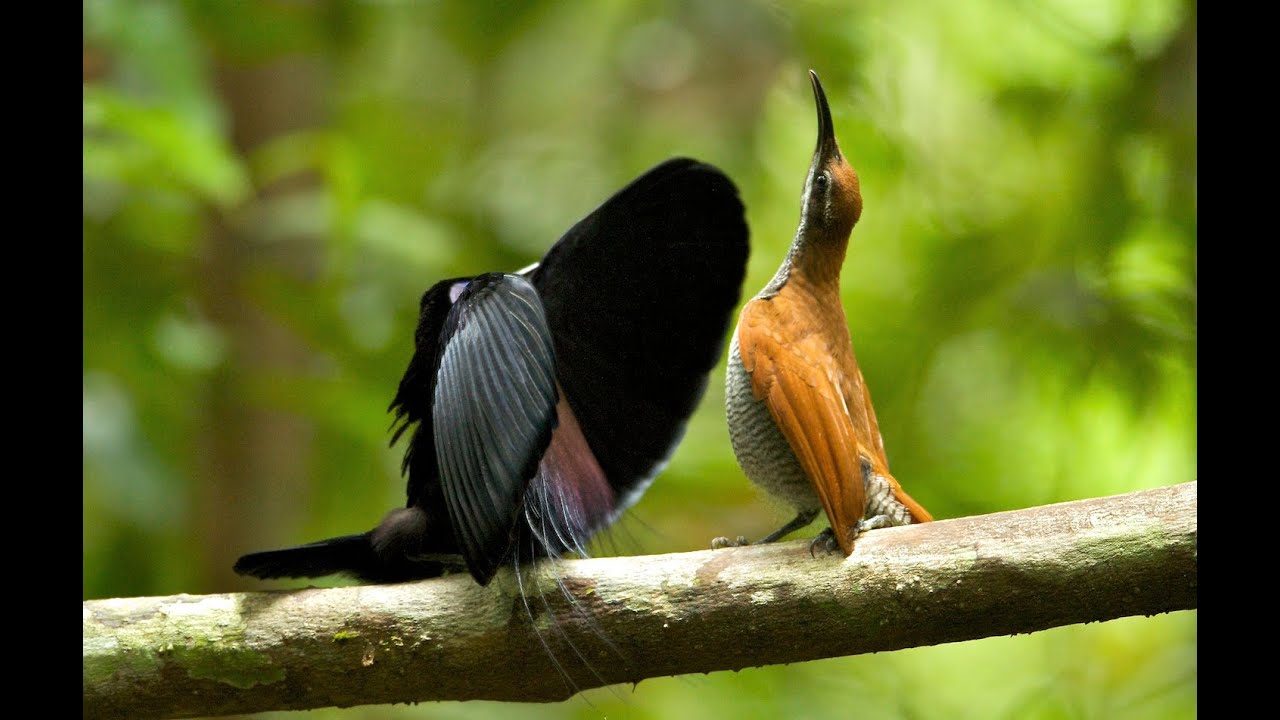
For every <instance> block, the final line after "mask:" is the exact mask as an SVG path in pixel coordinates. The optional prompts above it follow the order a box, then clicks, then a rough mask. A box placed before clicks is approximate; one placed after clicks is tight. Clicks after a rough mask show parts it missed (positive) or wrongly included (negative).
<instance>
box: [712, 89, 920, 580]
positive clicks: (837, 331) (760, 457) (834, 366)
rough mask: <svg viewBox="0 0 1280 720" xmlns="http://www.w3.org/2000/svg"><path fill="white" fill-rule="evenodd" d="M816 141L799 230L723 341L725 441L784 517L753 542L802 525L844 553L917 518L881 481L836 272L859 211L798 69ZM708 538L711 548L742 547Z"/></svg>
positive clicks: (910, 503) (884, 475)
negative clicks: (790, 512)
mask: <svg viewBox="0 0 1280 720" xmlns="http://www.w3.org/2000/svg"><path fill="white" fill-rule="evenodd" d="M809 76H810V79H811V80H812V82H813V95H814V99H815V101H816V102H817V106H818V145H817V148H816V149H815V150H814V151H813V160H812V161H811V162H810V165H809V174H808V176H807V177H806V178H805V183H804V194H803V196H802V200H801V209H800V226H799V228H797V230H796V234H795V239H794V240H792V242H791V249H790V250H789V251H788V252H787V256H786V258H785V259H784V260H783V261H782V266H781V267H780V268H778V272H777V273H775V274H774V276H773V279H772V280H770V281H769V284H768V285H766V286H765V288H764V289H763V290H761V291H760V293H759V294H757V295H756V296H755V297H754V298H752V299H751V300H750V301H748V302H747V303H746V305H744V306H743V308H742V312H741V313H740V314H739V316H738V326H737V328H736V329H735V330H734V333H733V338H732V340H731V341H730V345H729V367H728V374H727V380H726V389H725V395H726V397H725V405H726V414H727V416H728V421H729V437H730V440H731V441H732V443H733V451H734V454H735V455H736V456H737V458H738V464H739V465H741V466H742V469H743V472H745V473H746V475H747V477H748V478H749V479H750V480H751V481H752V482H754V483H755V484H757V485H759V486H760V487H762V488H764V489H765V490H766V491H768V492H769V493H770V494H772V495H774V496H776V497H778V498H780V499H781V500H783V501H785V502H786V503H788V504H789V505H791V506H792V507H793V508H795V510H796V517H795V519H793V520H791V521H790V522H788V523H787V524H786V525H784V526H783V527H782V528H780V529H779V530H778V531H777V532H774V533H772V534H771V535H769V536H768V537H766V538H765V539H763V540H761V541H760V542H773V541H775V540H777V539H779V538H781V537H783V536H784V535H786V534H788V533H790V532H792V531H794V530H798V529H800V528H802V527H804V526H805V525H808V524H809V523H810V522H811V521H812V520H813V519H814V517H816V516H817V514H818V511H819V510H825V511H826V513H827V520H828V521H829V522H830V527H829V528H827V529H826V530H824V531H823V532H822V534H820V535H819V536H818V537H817V538H815V539H814V541H813V544H812V545H811V548H812V547H815V546H817V545H819V544H824V545H825V546H826V548H827V549H828V550H833V549H834V548H835V547H837V546H838V547H839V548H840V549H841V550H842V551H843V552H844V554H845V555H849V554H850V553H851V552H853V541H854V539H855V538H856V537H857V536H858V534H859V533H860V532H862V531H863V530H868V529H871V528H876V527H884V526H888V525H905V524H909V523H916V522H928V521H930V520H932V519H933V518H932V517H931V516H930V515H929V513H928V511H926V510H925V509H924V508H923V507H921V506H920V504H919V503H917V502H916V501H915V500H912V499H911V497H910V496H908V495H907V494H906V493H905V492H903V490H902V488H901V487H900V486H899V485H898V481H897V480H895V479H894V477H893V475H891V474H889V462H888V460H887V458H886V457H885V451H884V440H883V438H881V436H880V428H879V425H878V424H877V423H876V414H875V410H874V409H872V407H871V394H870V392H868V390H867V385H866V383H865V382H864V381H863V378H862V371H861V370H859V369H858V361H857V360H856V359H855V358H854V354H853V343H852V340H851V339H850V335H849V326H848V323H847V321H846V320H845V314H844V308H843V307H842V306H841V303H840V268H841V266H842V265H843V264H844V258H845V250H846V248H847V247H848V244H849V235H850V233H851V232H852V230H853V226H854V224H856V223H857V222H858V218H859V217H860V216H861V215H862V194H861V191H860V189H859V186H858V175H857V173H855V172H854V170H853V168H852V167H851V166H850V165H849V163H848V161H847V160H846V159H845V157H844V154H843V153H842V152H841V151H840V146H839V145H837V144H836V136H835V129H834V128H833V126H832V123H831V110H830V108H829V107H828V105H827V97H826V95H825V93H823V90H822V84H821V83H819V82H818V75H817V73H815V72H813V71H812V70H811V71H809ZM745 542H746V540H745V539H744V538H739V539H738V540H737V541H730V540H728V539H727V538H716V539H715V540H714V541H713V545H714V546H716V547H724V546H727V545H738V544H745Z"/></svg>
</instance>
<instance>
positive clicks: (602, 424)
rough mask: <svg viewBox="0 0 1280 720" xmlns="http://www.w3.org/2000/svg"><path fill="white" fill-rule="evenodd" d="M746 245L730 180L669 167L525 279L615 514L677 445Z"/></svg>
mask: <svg viewBox="0 0 1280 720" xmlns="http://www.w3.org/2000/svg"><path fill="white" fill-rule="evenodd" d="M747 236H748V231H747V224H746V219H745V217H744V209H743V205H742V201H741V200H740V199H739V197H738V191H737V188H736V187H734V185H733V182H732V181H730V180H729V178H728V177H726V176H725V174H724V173H722V172H721V171H720V170H718V169H716V168H714V167H712V166H710V165H707V164H704V163H700V162H697V161H694V160H690V159H686V158H677V159H673V160H668V161H666V162H664V163H662V164H660V165H658V166H657V167H655V168H653V169H651V170H649V171H648V172H646V173H645V174H644V175H642V176H640V177H639V178H637V179H636V180H635V181H633V182H632V183H631V184H630V185H628V186H626V187H625V188H623V189H622V190H620V191H618V192H617V193H616V194H615V195H614V196H613V197H611V198H610V199H609V200H607V201H605V203H604V204H602V205H601V206H600V207H599V208H597V209H596V210H595V211H594V212H592V213H591V214H590V215H588V216H587V217H585V218H583V219H582V220H581V221H580V222H579V223H578V224H576V225H575V226H574V227H573V228H571V229H570V230H569V231H568V232H567V233H565V235H564V237H562V238H561V239H560V241H559V242H558V243H556V245H555V246H554V247H553V248H552V249H551V250H550V251H549V252H548V253H547V255H546V257H544V258H543V260H542V262H541V263H539V266H538V268H537V269H536V270H535V271H534V273H533V275H532V280H533V284H534V286H535V287H537V289H538V293H539V295H540V296H541V297H542V299H543V304H544V306H545V307H546V314H547V323H548V325H549V326H550V328H551V332H552V336H553V337H554V338H555V352H556V356H557V357H558V358H559V365H558V375H559V379H560V384H561V387H562V388H563V390H564V393H565V396H566V398H567V399H568V401H569V404H570V405H571V406H572V407H573V410H574V412H575V413H576V414H577V417H578V419H579V421H580V423H581V425H582V431H583V433H584V435H585V436H586V438H587V442H588V443H589V444H590V445H591V449H592V450H593V452H594V453H595V455H596V458H597V459H598V460H599V462H600V466H601V467H602V468H603V469H604V471H605V474H606V475H607V476H608V478H609V482H610V484H611V485H612V486H613V487H614V489H615V491H617V493H618V494H619V497H620V503H621V505H623V506H625V504H626V503H627V502H628V501H630V500H634V499H635V496H636V495H637V494H638V493H637V492H636V491H639V490H643V488H644V487H645V484H646V482H647V480H649V479H651V478H652V476H653V474H654V473H656V472H657V471H658V470H659V469H660V466H661V464H662V463H664V462H665V460H666V459H667V457H668V456H669V455H670V453H671V451H672V450H673V449H674V447H675V445H676V443H677V442H678V441H679V440H680V438H681V437H682V435H683V433H684V428H685V423H686V421H687V420H688V418H689V415H690V414H691V413H692V412H693V410H694V409H695V407H696V406H697V404H698V402H699V401H700V400H701V398H702V394H703V391H704V390H705V389H706V383H707V375H708V373H709V372H710V370H711V369H712V368H713V367H714V366H715V365H716V363H717V362H718V361H719V359H720V353H721V351H722V350H723V345H724V338H725V336H726V334H727V332H728V329H729V322H730V320H731V315H732V312H733V309H734V307H735V306H736V305H737V303H738V299H739V296H740V293H741V288H742V280H743V276H744V274H745V273H746V263H747V255H748V237H747Z"/></svg>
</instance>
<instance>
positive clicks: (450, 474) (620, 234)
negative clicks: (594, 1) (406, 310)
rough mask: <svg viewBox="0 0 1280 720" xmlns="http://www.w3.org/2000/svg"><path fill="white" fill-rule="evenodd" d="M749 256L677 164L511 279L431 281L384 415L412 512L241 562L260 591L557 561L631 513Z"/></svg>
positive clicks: (732, 200)
mask: <svg viewBox="0 0 1280 720" xmlns="http://www.w3.org/2000/svg"><path fill="white" fill-rule="evenodd" d="M747 255H748V230H747V224H746V220H745V217H744V209H743V205H742V202H741V200H740V199H739V197H738V192H737V188H736V187H735V186H734V184H733V182H732V181H730V179H729V178H728V177H727V176H726V175H725V174H724V173H723V172H721V171H720V170H718V169H716V168H715V167H712V166H711V165H707V164H705V163H700V162H697V161H695V160H691V159H687V158H676V159H672V160H668V161H666V162H664V163H662V164H660V165H658V166H656V167H654V168H653V169H651V170H649V171H648V172H646V173H644V174H643V175H641V176H640V177H639V178H637V179H636V180H634V181H632V182H631V183H630V184H629V185H627V186H626V187H624V188H623V189H622V190H620V191H618V193H616V194H615V195H614V196H613V197H611V198H609V199H608V200H606V201H605V202H604V204H602V205H601V206H600V207H599V208H597V209H596V210H595V211H594V212H592V213H591V214H590V215H588V216H587V217H585V218H584V219H582V220H581V221H580V222H578V223H577V224H576V225H574V226H573V227H572V228H571V229H570V230H569V231H568V232H567V233H565V235H564V236H563V237H562V238H560V240H559V241H558V242H557V243H556V244H555V245H554V246H552V248H551V249H550V251H548V252H547V254H546V255H545V256H544V257H543V258H542V260H541V262H539V263H538V264H536V265H535V266H532V267H530V268H527V269H525V270H523V271H521V272H519V273H487V274H484V275H478V276H475V277H467V278H452V279H448V280H442V281H440V282H438V283H436V284H435V285H434V286H432V287H431V288H430V289H429V290H427V291H426V293H425V294H424V295H423V296H422V303H421V313H420V315H419V320H418V328H417V331H416V333H415V351H414V354H413V358H412V359H411V360H410V361H409V367H408V369H407V370H406V371H405V374H404V377H403V379H402V380H401V381H400V387H399V390H398V392H397V393H396V396H395V399H394V401H392V403H391V407H390V408H389V410H393V411H394V412H395V417H396V423H395V424H394V426H395V433H394V436H393V437H392V440H391V442H392V444H394V443H395V442H396V440H397V439H398V438H399V437H400V436H401V434H402V433H404V432H405V431H406V430H407V429H409V428H410V427H414V430H413V435H412V437H411V439H410V441H409V446H408V449H407V450H406V452H405V456H404V463H403V466H402V471H403V472H405V473H406V474H407V476H408V487H407V492H408V502H407V504H406V505H405V507H404V508H401V509H397V510H393V511H391V512H390V513H388V514H387V515H386V517H385V518H383V520H382V522H381V523H379V525H378V526H377V527H375V528H374V529H372V530H370V531H369V532H365V533H360V534H357V535H347V536H344V537H337V538H332V539H329V540H321V541H319V542H315V543H311V544H308V545H302V546H298V547H292V548H285V549H281V550H268V551H265V552H258V553H252V554H249V555H245V556H243V557H241V558H240V559H239V560H238V561H237V562H236V565H235V571H236V572H237V573H240V574H242V575H251V576H254V577H258V578H279V577H320V576H324V575H331V574H335V573H347V574H351V575H354V576H355V577H357V578H359V579H361V580H364V581H368V582H400V581H404V580H412V579H418V578H427V577H434V576H437V575H440V574H443V573H444V572H446V571H449V570H453V569H460V568H462V567H466V568H467V569H468V570H469V571H470V572H471V575H472V577H474V578H475V580H476V581H477V582H478V583H480V584H481V585H487V584H488V583H489V581H490V580H492V579H493V576H494V574H495V573H496V572H497V570H498V568H499V567H501V566H502V565H504V564H511V563H513V562H514V563H520V562H525V561H530V560H536V559H538V558H542V557H558V556H560V555H562V554H564V553H566V552H574V553H579V554H582V553H583V552H584V547H585V545H586V543H587V541H588V540H589V539H590V538H591V537H592V536H593V535H594V534H595V533H596V532H598V531H600V530H601V529H603V528H605V527H606V526H608V525H609V524H610V523H612V522H613V521H614V520H615V519H616V518H617V517H618V515H619V514H620V513H621V512H622V511H623V510H625V509H626V508H627V507H628V506H630V505H631V504H632V503H634V502H635V501H636V500H637V499H639V497H640V495H641V494H643V493H644V491H645V489H647V488H648V486H649V484H650V483H651V482H652V480H653V478H654V476H655V475H656V474H657V473H658V472H660V471H661V470H662V467H663V465H664V464H665V463H666V460H667V458H669V457H670V455H671V453H672V451H673V450H674V449H675V447H676V445H677V444H678V443H679V441H680V439H681V437H682V436H683V435H684V430H685V423H686V422H687V420H688V418H689V415H690V414H691V413H692V412H693V410H694V408H695V407H696V406H697V404H698V402H699V400H701V398H702V395H703V391H704V390H705V389H706V384H707V376H708V373H709V372H710V370H711V368H712V367H714V366H715V365H716V363H717V362H718V361H719V359H720V354H721V352H722V350H723V347H724V339H725V336H726V334H727V331H728V328H729V321H730V316H731V313H732V311H733V309H734V307H736V305H737V303H738V299H739V295H740V293H741V287H742V280H743V276H744V274H745V272H746V261H747Z"/></svg>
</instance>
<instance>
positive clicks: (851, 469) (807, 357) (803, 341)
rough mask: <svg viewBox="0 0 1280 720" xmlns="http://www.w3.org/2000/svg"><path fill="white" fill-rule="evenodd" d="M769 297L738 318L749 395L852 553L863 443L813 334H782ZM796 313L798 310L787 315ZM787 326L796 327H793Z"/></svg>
mask: <svg viewBox="0 0 1280 720" xmlns="http://www.w3.org/2000/svg"><path fill="white" fill-rule="evenodd" d="M779 300H781V298H780V297H775V298H773V299H772V300H768V301H761V300H756V301H752V302H750V303H748V304H747V306H746V307H744V308H743V310H742V313H741V315H740V316H739V318H738V330H737V333H738V336H737V339H738V351H739V356H740V357H741V359H742V364H743V367H744V368H745V369H746V370H747V372H748V374H749V375H750V376H751V388H752V392H753V394H754V396H755V398H756V399H757V400H763V401H764V402H765V405H766V406H767V407H768V408H769V413H770V415H771V416H772V417H773V420H774V422H775V423H776V424H777V426H778V429H779V430H781V431H782V435H783V437H785V438H786V440H787V444H788V445H790V446H791V450H792V452H794V453H795V456H796V459H797V460H798V461H799V462H800V467H801V468H802V469H803V470H804V473H805V475H806V476H807V477H808V478H809V481H810V482H812V483H813V487H814V490H815V491H816V493H817V495H818V498H819V500H820V501H821V502H822V507H823V509H824V510H825V511H826V513H827V520H828V521H829V522H830V523H831V529H832V530H833V531H834V532H835V537H836V541H837V542H838V543H839V545H840V549H841V550H843V551H844V554H845V555H848V554H849V553H851V552H853V537H854V528H855V526H856V525H857V523H858V521H859V520H861V519H862V517H863V513H864V511H865V509H866V494H865V490H864V488H863V484H862V472H861V462H860V459H859V458H860V457H864V456H865V457H868V458H869V459H870V458H871V457H872V453H871V451H870V448H864V447H862V444H861V443H859V441H858V438H857V434H856V432H855V430H854V424H853V421H852V420H851V418H850V413H849V408H848V407H847V404H846V402H845V400H844V395H843V393H842V392H841V389H840V386H839V384H838V382H839V381H838V380H837V379H836V378H838V371H837V369H836V368H835V366H834V363H832V362H831V361H830V358H831V355H830V352H829V349H828V348H826V347H825V346H824V345H825V343H823V342H822V341H821V338H820V336H818V335H816V334H805V333H800V334H799V335H798V337H780V336H779V330H778V329H779V328H782V327H785V326H784V325H781V324H779V323H777V322H776V318H777V316H776V313H784V314H785V313H787V308H786V303H785V301H784V302H778V303H777V304H776V305H775V302H776V301H779ZM792 317H793V318H794V317H797V315H792ZM792 330H795V328H794V327H792Z"/></svg>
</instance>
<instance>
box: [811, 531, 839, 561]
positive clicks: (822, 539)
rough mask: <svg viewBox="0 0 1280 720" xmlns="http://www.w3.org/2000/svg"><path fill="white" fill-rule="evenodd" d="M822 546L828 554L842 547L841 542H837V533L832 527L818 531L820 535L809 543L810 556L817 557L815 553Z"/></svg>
mask: <svg viewBox="0 0 1280 720" xmlns="http://www.w3.org/2000/svg"><path fill="white" fill-rule="evenodd" d="M819 546H821V547H822V549H823V550H825V551H826V553H827V554H828V555H830V554H831V553H833V552H835V551H836V550H839V549H840V543H838V542H836V534H835V531H833V530H832V529H831V528H827V529H826V530H823V531H822V532H820V533H818V536H817V537H815V538H814V539H813V542H811V543H809V557H817V555H816V554H815V553H814V551H815V550H817V549H818V547H819Z"/></svg>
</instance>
